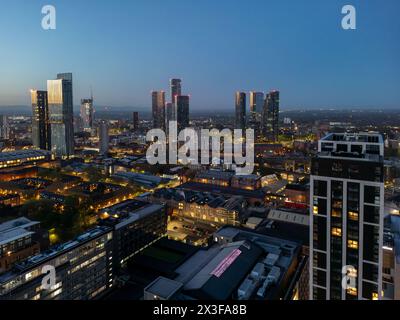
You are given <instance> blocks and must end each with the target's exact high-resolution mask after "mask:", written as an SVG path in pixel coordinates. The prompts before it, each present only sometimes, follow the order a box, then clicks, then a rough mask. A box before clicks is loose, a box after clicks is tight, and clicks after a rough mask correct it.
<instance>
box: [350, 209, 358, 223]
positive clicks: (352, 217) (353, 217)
mask: <svg viewBox="0 0 400 320" xmlns="http://www.w3.org/2000/svg"><path fill="white" fill-rule="evenodd" d="M349 219H350V220H353V221H358V212H354V211H349Z"/></svg>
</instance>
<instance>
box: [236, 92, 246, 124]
mask: <svg viewBox="0 0 400 320" xmlns="http://www.w3.org/2000/svg"><path fill="white" fill-rule="evenodd" d="M235 129H242V130H245V129H246V93H245V92H236V96H235Z"/></svg>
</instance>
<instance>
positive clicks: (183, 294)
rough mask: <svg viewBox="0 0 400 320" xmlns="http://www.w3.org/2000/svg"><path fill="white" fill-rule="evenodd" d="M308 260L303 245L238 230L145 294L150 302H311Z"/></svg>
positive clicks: (217, 238)
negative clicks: (302, 250)
mask: <svg viewBox="0 0 400 320" xmlns="http://www.w3.org/2000/svg"><path fill="white" fill-rule="evenodd" d="M307 261H308V258H307V257H306V256H304V255H303V254H302V253H301V246H300V245H299V244H298V243H296V242H292V241H288V240H282V239H277V238H273V237H269V236H264V235H260V234H258V233H254V232H249V231H244V230H241V229H238V228H234V227H224V228H222V229H220V230H218V231H217V232H216V233H215V234H214V244H213V245H212V246H211V247H209V248H208V249H202V250H198V251H197V252H196V253H195V254H193V255H192V256H191V257H190V258H188V259H187V260H186V262H184V263H183V264H181V265H180V266H179V267H178V268H177V269H176V270H175V277H171V278H166V277H159V278H157V279H156V280H155V281H153V282H152V283H150V284H149V285H148V286H147V287H146V288H145V289H144V297H145V299H148V300H180V299H195V300H222V301H224V300H280V299H283V300H291V299H307V297H308V282H307V274H308V270H307Z"/></svg>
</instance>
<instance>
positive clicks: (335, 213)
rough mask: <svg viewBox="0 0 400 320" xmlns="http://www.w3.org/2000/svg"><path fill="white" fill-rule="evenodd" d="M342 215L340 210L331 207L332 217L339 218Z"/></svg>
mask: <svg viewBox="0 0 400 320" xmlns="http://www.w3.org/2000/svg"><path fill="white" fill-rule="evenodd" d="M341 216H342V210H338V209H333V210H332V217H337V218H340V217H341Z"/></svg>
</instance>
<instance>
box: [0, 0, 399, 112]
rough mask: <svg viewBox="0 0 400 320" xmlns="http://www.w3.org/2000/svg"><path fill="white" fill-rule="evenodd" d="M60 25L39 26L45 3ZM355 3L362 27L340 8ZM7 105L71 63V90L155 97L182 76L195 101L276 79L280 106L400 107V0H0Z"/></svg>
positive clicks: (203, 104) (269, 85) (227, 96)
mask: <svg viewBox="0 0 400 320" xmlns="http://www.w3.org/2000/svg"><path fill="white" fill-rule="evenodd" d="M46 4H52V5H54V6H55V7H56V9H57V29H56V30H53V31H44V30H43V29H42V28H41V19H42V16H43V15H42V14H41V8H42V6H43V5H46ZM345 4H352V5H354V6H355V7H356V9H357V30H350V31H345V30H343V29H342V28H341V19H342V17H343V15H342V14H341V8H342V6H343V5H345ZM0 6H1V10H0V105H3V106H4V105H29V103H30V102H29V98H30V97H29V89H30V88H37V89H45V87H46V80H47V79H52V78H54V77H55V76H56V74H57V73H58V72H73V75H74V100H75V103H76V104H79V100H80V99H81V98H84V97H85V96H88V95H89V94H90V87H91V86H93V91H94V94H95V99H96V103H97V104H98V105H102V106H105V105H110V106H132V107H141V108H149V107H150V103H151V98H150V91H151V90H153V89H154V90H156V89H157V90H159V89H164V90H166V91H168V80H169V78H171V77H181V78H182V79H183V91H184V93H187V94H190V95H191V108H192V109H195V110H201V109H204V110H209V109H217V108H218V109H221V110H222V109H228V108H233V104H234V92H235V91H237V90H244V91H249V90H261V91H268V90H270V89H279V90H280V91H281V105H282V107H283V108H295V107H310V108H315V107H341V108H347V107H387V108H393V107H400V1H399V0H346V1H342V0H323V1H321V0H113V1H111V0H46V1H38V0H29V1H26V0H12V1H11V0H0Z"/></svg>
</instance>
